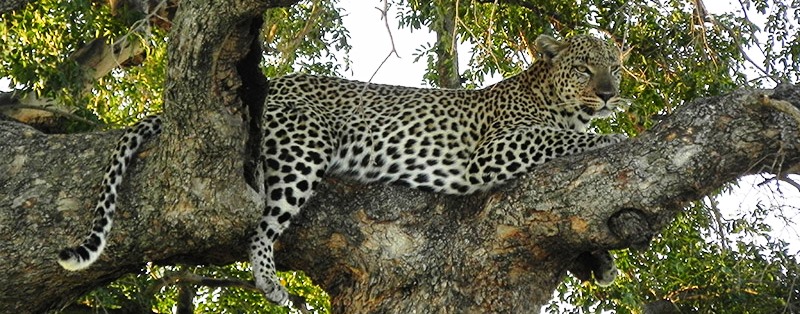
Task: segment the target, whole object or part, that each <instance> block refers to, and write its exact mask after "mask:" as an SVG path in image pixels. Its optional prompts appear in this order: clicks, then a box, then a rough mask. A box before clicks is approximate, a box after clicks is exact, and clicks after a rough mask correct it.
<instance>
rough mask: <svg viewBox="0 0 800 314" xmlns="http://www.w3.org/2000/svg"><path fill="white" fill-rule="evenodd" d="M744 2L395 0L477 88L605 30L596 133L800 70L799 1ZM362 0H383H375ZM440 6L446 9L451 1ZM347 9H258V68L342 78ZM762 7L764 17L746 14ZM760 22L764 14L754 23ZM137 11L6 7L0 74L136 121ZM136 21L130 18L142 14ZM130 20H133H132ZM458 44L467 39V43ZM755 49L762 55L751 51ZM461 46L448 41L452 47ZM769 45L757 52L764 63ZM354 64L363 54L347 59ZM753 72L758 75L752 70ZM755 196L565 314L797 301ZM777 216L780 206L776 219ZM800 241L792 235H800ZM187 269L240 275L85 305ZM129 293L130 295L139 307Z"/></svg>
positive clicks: (314, 298) (110, 117)
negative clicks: (612, 69) (603, 95)
mask: <svg viewBox="0 0 800 314" xmlns="http://www.w3.org/2000/svg"><path fill="white" fill-rule="evenodd" d="M791 1H792V2H791V3H789V0H787V1H781V0H743V1H740V2H739V3H740V5H741V7H738V8H737V7H734V8H732V10H731V11H730V12H728V13H718V14H713V15H712V14H709V13H708V10H707V8H704V7H702V1H680V0H670V1H656V0H635V1H622V0H592V1H580V2H568V1H566V2H565V1H556V0H529V1H526V0H500V1H488V0H469V1H445V0H441V1H419V0H409V1H397V0H395V1H391V2H390V7H391V10H392V12H395V14H396V18H397V19H398V21H399V26H400V27H401V28H408V29H411V30H415V31H416V30H433V31H434V32H441V31H443V30H444V26H443V25H444V24H443V23H442V19H443V17H442V12H448V14H452V15H446V16H447V17H448V18H452V19H453V23H454V25H455V30H454V33H455V38H454V39H449V40H455V41H457V42H458V43H459V46H458V47H459V48H460V49H462V51H459V52H460V53H462V54H463V53H464V51H463V50H466V49H469V53H470V59H469V62H468V63H467V64H465V65H463V67H462V68H461V69H460V72H459V74H460V75H461V79H462V81H463V82H464V84H463V85H462V86H464V87H465V88H478V87H481V86H485V85H486V84H487V82H490V81H493V80H497V78H498V77H502V76H509V75H513V74H516V73H518V72H520V71H522V70H523V69H524V68H525V67H527V65H529V64H530V63H531V62H532V60H534V59H535V57H536V51H535V48H534V47H533V42H534V40H535V38H536V36H538V35H539V34H542V33H545V34H551V35H555V36H558V37H563V36H569V35H572V34H575V33H587V32H588V33H593V34H598V35H602V36H606V37H607V38H609V40H611V41H613V42H614V43H616V44H617V45H618V46H620V47H621V48H623V49H629V56H630V57H629V58H628V59H627V62H626V66H625V71H624V73H625V78H624V80H623V85H622V86H621V90H622V93H623V95H624V96H626V97H628V98H629V99H630V108H628V109H627V110H626V111H624V112H620V113H618V114H617V116H616V117H615V118H613V119H609V120H606V121H600V122H598V123H596V125H595V126H596V130H597V131H598V132H624V133H627V134H629V135H635V134H637V133H640V132H642V131H643V130H646V129H647V128H649V127H651V126H652V125H654V124H655V123H657V122H658V120H659V119H660V117H662V116H663V115H665V114H669V113H670V112H672V111H673V110H676V109H677V108H679V107H680V106H681V105H683V104H684V103H685V102H687V101H690V100H692V99H695V98H699V97H705V96H714V95H719V94H721V93H724V92H726V91H730V90H732V89H734V88H738V87H770V86H772V85H773V84H775V83H777V82H784V81H797V80H798V79H799V78H800V36H798V33H797V31H796V28H797V26H798V25H800V10H798V9H796V8H797V7H800V3H798V1H797V0H791ZM370 5H380V4H379V2H378V1H373V2H372V3H370ZM445 6H446V7H445ZM344 14H345V13H344V11H343V9H342V7H341V6H339V3H338V2H336V1H322V0H306V1H302V2H301V3H300V4H298V5H295V6H292V7H290V8H288V9H272V10H270V11H268V12H267V13H266V14H265V21H266V22H265V24H264V26H263V29H262V36H263V38H262V39H263V42H264V44H263V47H264V50H265V58H264V59H265V60H264V63H263V65H264V67H263V70H264V73H265V74H266V75H267V76H268V77H274V76H278V75H283V74H286V73H290V72H295V71H303V72H310V73H318V74H325V75H336V76H340V75H343V74H346V71H348V69H349V65H350V62H351V61H350V60H349V59H348V57H347V52H348V51H349V49H350V43H349V33H348V31H347V29H346V28H345V27H344V25H343V24H342V16H343V15H344ZM756 15H758V16H761V17H764V21H763V22H758V21H756V20H755V17H756ZM754 21H756V22H757V23H754ZM143 22H144V23H147V22H146V20H145V19H143V17H141V16H135V15H133V16H127V15H125V16H113V15H112V14H111V13H110V10H109V9H108V8H107V7H106V5H105V4H104V3H101V2H99V1H93V0H38V1H33V2H32V3H31V4H29V5H28V7H27V8H26V9H24V10H18V11H15V12H13V13H8V14H4V15H3V16H2V21H1V22H0V40H1V42H0V46H2V47H3V49H0V77H5V78H9V79H11V81H12V83H13V85H14V86H15V87H16V88H17V90H16V91H15V92H17V93H23V94H24V93H33V94H35V95H38V96H40V97H42V98H49V99H54V100H55V102H57V103H60V104H63V105H64V106H66V107H69V108H71V110H72V111H73V112H75V113H76V114H77V115H79V116H82V117H86V118H90V120H93V121H102V123H104V124H110V125H117V124H129V123H130V122H132V121H134V120H136V118H137V117H139V116H141V115H143V114H145V113H148V112H154V111H159V110H160V109H159V108H160V106H161V101H162V100H161V94H162V89H163V86H164V76H165V75H164V74H165V73H166V65H165V55H166V49H167V48H166V47H167V42H168V41H169V36H168V34H167V33H166V32H165V31H163V30H160V29H159V28H157V27H151V28H147V29H146V31H144V32H142V31H139V30H138V28H136V27H135V25H140V24H141V23H143ZM137 23H139V24H137ZM134 29H137V30H136V31H134ZM122 36H133V37H135V38H138V40H141V42H142V43H144V46H146V47H147V48H146V50H147V52H146V59H145V60H144V61H143V62H142V63H140V64H138V65H135V66H124V67H119V68H117V69H116V70H114V72H113V73H112V74H111V75H107V76H105V77H103V78H100V79H98V80H96V81H94V82H92V84H91V87H90V88H88V89H87V88H86V87H85V86H84V84H78V82H81V81H82V80H81V79H77V78H79V77H80V76H81V73H78V69H77V68H76V67H75V64H74V62H73V61H71V59H70V56H71V54H72V53H73V52H74V51H76V50H77V49H78V48H80V47H81V46H83V45H85V44H86V43H88V42H90V41H92V40H94V39H95V38H100V37H104V38H105V39H106V40H113V39H118V38H121V37H122ZM438 44H439V43H425V44H423V45H421V46H420V47H419V48H418V49H417V54H416V60H417V61H424V62H426V63H427V64H428V71H427V73H425V74H424V79H425V81H426V82H427V83H428V84H429V85H431V86H439V84H438V82H439V81H440V80H441V79H442V78H441V77H440V74H439V72H437V65H439V64H446V62H451V64H452V62H454V60H438V58H440V56H443V54H437V51H436V49H437V47H440V46H439V45H438ZM465 48H466V49H465ZM754 53H755V55H753V54H754ZM456 55H457V54H456V53H455V52H454V53H453V54H451V58H454V57H455V56H456ZM759 57H763V62H762V61H759V60H760V58H759ZM356 61H357V60H356ZM754 72H755V73H756V74H755V75H752V74H749V75H747V74H746V73H754ZM770 212H773V208H770V207H767V206H761V207H759V206H753V208H750V212H749V214H748V215H740V216H738V217H732V218H728V219H727V220H726V219H720V218H719V211H718V210H717V209H716V207H715V206H714V203H713V202H710V201H709V202H702V203H697V204H694V205H693V206H692V207H690V208H688V209H687V211H686V212H685V213H684V214H682V215H681V216H680V217H678V218H677V219H676V221H675V222H674V223H673V224H672V225H671V226H670V227H669V228H668V229H667V230H666V231H665V232H664V233H663V234H661V235H660V236H659V237H657V238H656V239H655V240H654V242H653V244H652V247H651V248H650V249H648V250H646V251H644V252H630V251H621V252H617V257H618V267H619V268H620V269H621V271H622V276H621V279H620V280H619V281H617V282H616V283H615V285H614V286H613V287H610V288H598V287H596V286H593V285H581V284H580V283H578V282H576V280H575V279H573V278H571V277H569V278H568V279H567V280H566V282H565V283H564V284H563V285H561V286H560V287H559V288H558V291H557V292H556V297H557V299H558V300H559V301H565V302H567V303H569V304H572V305H573V306H574V307H572V308H565V307H564V304H563V302H554V303H552V304H551V305H549V306H548V308H547V309H546V310H547V311H549V312H552V313H558V312H573V313H580V312H597V311H601V310H612V311H617V312H619V313H640V312H642V311H643V310H642V306H643V305H645V304H649V303H652V302H655V301H658V300H662V299H668V300H670V301H672V302H674V303H675V304H676V305H677V306H678V307H679V309H680V310H681V311H682V312H701V313H721V312H733V313H776V312H777V313H780V312H786V313H797V312H800V299H799V298H800V297H798V295H800V288H798V287H800V284H799V283H798V278H800V277H798V276H799V275H798V273H800V267H798V265H799V264H798V261H797V258H796V252H791V251H790V249H789V247H788V245H787V243H786V242H785V241H784V240H782V239H779V238H776V237H775V236H774V235H773V234H772V233H770V230H769V229H770V228H769V224H768V223H766V222H765V221H766V218H765V217H766V216H767V213H770ZM785 219H786V218H785ZM796 240H797V239H795V241H796ZM180 272H190V273H194V274H197V275H200V276H205V277H209V278H241V279H245V280H249V278H250V274H249V273H248V272H247V265H246V264H234V265H229V266H226V267H184V266H177V267H155V266H149V267H148V268H146V269H145V270H143V271H142V273H141V274H137V275H129V276H126V277H124V278H122V279H120V280H117V281H115V282H114V283H112V284H110V285H109V286H107V287H104V288H100V289H97V290H96V291H94V292H92V293H91V294H89V295H87V296H86V297H85V298H84V299H82V300H81V301H80V302H81V303H82V304H89V305H92V306H94V307H97V308H107V309H113V308H119V307H125V306H137V307H140V308H142V309H146V310H152V311H156V312H171V311H172V310H173V306H175V304H176V303H175V302H176V301H175V300H176V299H177V295H178V292H177V291H178V290H177V288H176V286H174V285H169V286H165V287H164V288H163V289H158V291H155V292H153V293H152V295H149V294H148V293H150V292H148V289H150V288H151V287H154V286H157V285H158V284H159V282H160V280H161V279H162V278H165V277H168V276H171V275H173V274H175V273H180ZM281 276H282V278H284V280H286V283H287V284H288V285H289V286H290V287H292V286H295V287H296V288H293V289H297V290H293V291H303V292H302V293H304V294H305V295H306V296H307V297H308V300H309V301H310V303H311V304H312V306H313V307H314V308H315V309H317V310H319V311H320V312H326V311H329V307H330V306H329V305H327V303H326V302H327V301H325V299H326V297H325V295H324V293H322V292H321V291H319V290H318V288H316V287H314V286H313V285H310V284H309V283H308V282H309V280H308V278H307V277H305V276H303V275H302V274H300V273H295V272H287V273H282V274H281ZM195 303H196V307H197V308H196V309H197V311H201V312H248V313H251V312H252V313H278V312H282V311H283V310H281V309H276V308H274V307H270V306H268V305H267V304H264V301H263V298H262V297H261V296H259V295H258V294H256V293H253V292H251V291H247V290H244V289H237V288H211V287H203V286H201V287H199V288H198V290H197V297H196V298H195ZM132 304H133V305H132Z"/></svg>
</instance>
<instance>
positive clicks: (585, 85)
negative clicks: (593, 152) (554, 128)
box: [536, 35, 623, 123]
mask: <svg viewBox="0 0 800 314" xmlns="http://www.w3.org/2000/svg"><path fill="white" fill-rule="evenodd" d="M536 47H537V49H538V51H539V53H540V54H541V58H542V60H543V61H544V62H546V63H547V64H548V65H549V67H550V71H549V76H548V77H547V78H546V79H547V80H549V81H548V82H547V83H546V86H548V87H549V88H552V89H554V90H553V91H550V93H549V94H550V95H549V96H550V97H556V98H557V101H556V102H557V103H550V105H553V106H554V107H557V108H558V109H559V111H562V112H565V113H573V114H577V115H578V116H580V119H581V120H584V119H592V118H602V117H607V116H609V115H611V114H612V113H613V112H614V110H615V109H616V108H618V107H619V106H620V105H621V103H622V99H621V98H620V97H619V82H620V69H621V63H622V61H623V58H622V56H621V53H620V50H619V49H618V48H617V47H616V46H614V45H613V44H611V43H609V42H607V41H604V40H601V39H598V38H596V37H593V36H590V35H578V36H573V37H570V38H567V39H566V40H563V41H560V40H556V39H555V38H553V37H550V36H547V35H541V36H539V37H538V38H536ZM585 122H586V123H588V121H585Z"/></svg>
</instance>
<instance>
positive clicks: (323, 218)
mask: <svg viewBox="0 0 800 314" xmlns="http://www.w3.org/2000/svg"><path fill="white" fill-rule="evenodd" d="M267 6H268V4H267V3H264V2H249V1H237V2H235V3H232V4H230V5H228V6H222V5H220V4H219V3H218V2H212V1H185V2H183V3H182V4H181V10H182V12H181V14H178V17H177V18H176V21H175V24H174V26H173V27H174V28H173V35H172V36H171V40H170V48H169V50H170V55H169V62H170V66H169V72H168V83H167V84H168V85H167V88H166V90H167V91H166V93H165V97H166V106H165V107H166V109H165V116H166V119H167V120H166V125H165V129H166V131H165V133H164V134H162V135H161V136H160V137H159V138H158V139H157V140H156V141H155V142H157V145H148V146H147V148H146V149H145V151H144V152H143V153H142V154H140V158H139V159H138V160H137V162H136V163H135V165H134V166H133V167H132V169H131V171H130V174H129V175H128V176H127V178H126V180H125V181H126V183H124V184H123V186H122V189H121V190H122V191H123V192H122V196H121V198H120V211H119V212H118V214H117V215H118V219H117V223H116V225H115V229H114V230H113V232H112V235H111V240H110V243H109V247H108V249H107V250H106V253H105V254H104V255H103V256H102V257H101V258H100V260H99V261H98V262H97V263H96V264H95V265H93V266H92V267H90V268H89V269H87V270H86V271H81V272H67V271H65V270H63V269H61V268H60V267H59V266H58V264H57V263H56V252H57V251H58V249H60V248H61V247H63V246H64V245H67V244H75V243H77V242H78V241H80V240H81V239H82V236H83V235H84V233H85V232H86V231H87V228H88V226H89V221H90V220H91V219H90V208H91V206H92V204H93V202H94V197H96V194H97V192H98V184H99V182H100V179H101V174H102V169H103V168H104V165H105V163H106V159H107V155H108V152H109V150H110V149H111V147H112V146H113V144H114V142H115V140H116V137H117V136H118V135H119V134H120V132H119V131H113V132H105V133H92V134H73V135H44V134H41V133H39V132H38V131H35V130H33V129H31V128H29V127H26V126H23V125H20V124H16V123H13V122H7V121H0V160H2V162H0V208H2V209H3V210H0V257H2V258H3V260H5V261H10V262H6V263H0V282H3V283H6V284H5V285H0V312H3V313H19V312H22V313H26V312H32V313H38V312H43V311H47V310H52V309H57V308H60V307H61V306H63V305H64V304H68V303H69V302H71V301H72V300H74V298H76V297H77V296H79V295H80V294H82V293H85V292H87V291H89V290H91V289H92V288H95V287H98V286H101V285H103V284H106V283H108V282H110V281H112V280H114V279H115V278H118V277H119V276H121V275H123V274H126V273H132V272H138V271H139V270H140V269H141V267H142V265H143V264H144V263H145V262H148V261H152V262H155V263H159V264H170V263H178V262H180V263H187V264H209V263H214V264H224V263H230V262H232V261H239V260H244V259H245V258H246V253H245V247H246V242H247V238H248V235H249V234H250V230H252V228H254V227H255V224H256V222H257V217H258V215H259V214H260V212H261V208H262V207H263V204H262V202H261V199H260V197H259V192H258V191H260V190H261V189H262V187H260V186H258V185H257V184H253V185H250V184H248V183H247V182H248V180H246V179H245V178H246V177H247V174H246V173H245V171H244V169H246V168H247V167H248V165H251V164H252V163H251V160H249V157H248V156H251V155H252V149H254V148H252V147H251V148H250V150H248V145H247V141H248V138H249V136H248V134H249V132H251V131H249V129H248V128H249V125H248V123H247V120H246V119H245V117H247V116H248V115H253V114H257V112H258V110H259V109H257V106H256V109H253V108H252V107H253V106H252V105H254V104H252V102H253V101H255V100H254V98H255V99H258V97H240V95H241V94H242V93H243V92H244V91H246V90H250V89H251V88H252V85H250V83H249V82H244V85H242V84H243V82H242V81H241V80H240V77H239V76H240V74H241V73H243V71H237V64H239V61H240V60H242V59H243V58H244V55H245V53H246V52H247V51H248V49H247V47H249V45H250V43H252V41H253V40H254V37H256V36H255V34H254V33H253V29H254V27H252V25H251V19H252V18H253V17H254V16H256V15H258V14H259V12H262V11H263V10H264V9H265V8H266V7H267ZM209 12H213V14H212V13H209ZM764 94H769V92H768V91H740V92H736V93H733V94H730V95H727V96H724V97H716V98H708V99H700V100H697V101H695V102H694V103H692V104H689V105H687V106H685V107H683V108H681V109H680V110H677V111H676V112H675V113H674V114H673V115H672V116H671V117H669V118H668V119H666V120H665V121H663V122H662V123H660V124H659V125H657V126H656V127H654V128H653V129H652V130H650V131H648V132H646V133H644V134H642V135H641V136H639V137H637V138H634V139H631V140H629V141H626V142H623V143H620V144H618V145H615V146H611V147H609V148H608V149H605V150H601V151H595V152H591V153H587V154H582V155H576V156H571V157H568V158H563V159H559V160H554V161H552V162H549V163H547V164H545V165H542V166H541V167H539V168H537V169H536V170H535V171H533V172H532V173H531V174H530V175H528V176H525V177H523V178H521V179H519V180H517V181H515V182H514V183H512V184H508V185H506V186H504V187H502V188H500V189H497V190H495V191H492V192H488V193H482V194H476V195H472V196H467V197H452V196H442V195H436V194H430V193H423V192H419V191H413V190H409V189H406V188H401V187H394V186H383V185H370V186H365V185H360V184H356V183H353V182H349V181H343V180H339V179H336V178H330V179H328V180H326V181H325V183H324V184H323V185H322V186H321V191H320V192H319V193H318V195H317V196H316V197H315V198H314V199H313V200H312V201H311V202H310V203H309V205H308V207H307V208H306V210H305V211H304V212H303V214H302V215H301V216H300V217H298V218H297V219H295V220H294V225H293V227H292V228H290V229H289V231H288V232H287V234H286V235H285V236H283V237H282V238H281V240H280V241H279V246H278V252H277V256H278V261H279V264H280V265H281V266H282V267H284V268H292V269H301V270H304V271H306V272H307V273H308V274H310V275H311V276H312V278H313V279H314V280H315V281H316V282H317V283H318V284H320V285H321V286H322V287H323V288H324V289H326V290H327V291H328V292H329V293H330V294H331V296H332V298H333V304H334V307H335V309H336V310H337V311H338V312H346V313H354V312H411V311H412V310H416V311H417V312H422V313H427V312H439V311H442V312H445V311H446V312H480V313H496V312H520V310H525V311H530V312H535V311H536V309H537V308H538V307H539V306H541V305H542V304H544V303H545V302H546V301H547V300H548V299H549V298H550V296H551V294H552V291H553V289H555V287H556V285H557V284H558V282H559V281H560V280H561V279H562V278H563V276H565V273H566V268H567V267H568V265H569V263H570V261H571V260H573V259H574V258H575V257H576V256H578V255H579V254H580V253H581V252H584V251H587V250H593V249H599V248H602V249H611V248H624V247H629V246H637V247H640V246H642V245H643V244H644V243H646V241H647V240H648V238H649V237H648V236H649V235H650V234H652V233H656V232H658V231H659V230H661V228H662V227H664V226H665V225H666V224H667V223H668V222H670V221H671V219H672V218H673V217H674V216H675V214H676V213H678V212H679V211H680V210H681V209H682V208H683V206H684V205H685V204H686V203H687V202H689V201H691V200H696V199H699V198H700V197H702V196H703V195H705V194H707V193H710V192H711V191H713V190H715V189H717V188H719V187H720V186H721V185H723V184H725V183H727V182H730V181H731V180H734V179H736V178H737V177H739V176H742V175H745V174H750V173H759V172H765V171H766V172H773V173H778V172H781V171H783V170H785V169H788V168H790V167H793V166H797V165H798V164H800V132H798V131H800V111H798V109H797V108H796V107H795V106H797V105H798V104H800V87H798V86H790V87H786V88H784V89H781V90H780V91H776V93H775V95H773V96H772V97H771V98H770V97H762V96H761V95H764ZM245 96H247V95H245ZM775 98H780V99H786V100H788V101H790V102H791V103H793V104H794V105H795V106H792V105H791V104H789V103H787V102H783V101H776V100H774V99H775ZM245 107H247V108H245Z"/></svg>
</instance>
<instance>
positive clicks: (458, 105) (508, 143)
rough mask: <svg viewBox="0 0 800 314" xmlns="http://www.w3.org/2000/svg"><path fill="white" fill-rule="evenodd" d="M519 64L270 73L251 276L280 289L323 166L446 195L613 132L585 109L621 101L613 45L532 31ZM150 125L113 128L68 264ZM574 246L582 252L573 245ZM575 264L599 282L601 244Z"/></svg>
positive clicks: (93, 240) (80, 253)
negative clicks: (363, 73) (478, 84)
mask: <svg viewBox="0 0 800 314" xmlns="http://www.w3.org/2000/svg"><path fill="white" fill-rule="evenodd" d="M535 46H536V50H537V51H538V57H537V58H536V61H535V62H533V63H532V64H531V65H530V66H529V67H528V68H527V69H526V70H524V71H522V72H520V73H518V74H516V75H513V76H510V77H508V78H506V79H503V80H501V81H499V82H497V83H495V84H492V85H489V86H487V87H484V88H481V89H471V90H468V89H435V88H416V87H403V86H393V85H382V84H373V83H370V82H360V81H353V80H347V79H342V78H335V77H327V76H317V75H311V74H290V75H286V76H283V77H278V78H274V79H271V80H270V81H269V84H268V86H267V92H266V100H265V104H264V110H263V114H262V125H261V132H262V134H261V135H263V136H262V140H261V145H260V149H261V152H260V153H259V157H258V161H257V164H258V166H257V170H258V171H260V172H261V174H262V176H261V177H262V178H263V180H264V181H263V183H264V187H265V188H264V189H265V191H264V193H263V195H264V198H265V207H264V208H263V212H262V215H261V218H260V220H259V222H258V225H257V227H256V230H254V235H253V236H252V237H251V238H250V241H249V243H250V244H249V259H250V266H251V268H252V273H253V276H254V279H255V284H256V286H257V287H258V289H260V290H261V291H262V292H263V294H264V295H265V297H266V298H267V299H268V300H270V301H271V302H273V303H276V304H279V305H284V306H290V305H291V300H290V298H289V294H288V292H287V290H286V288H285V287H283V286H282V285H281V284H280V281H279V279H278V277H277V274H276V269H275V260H274V253H273V245H274V243H275V242H276V241H277V239H278V237H279V236H280V235H281V233H282V232H284V230H286V229H287V228H288V227H289V225H290V221H291V220H292V217H294V216H296V215H297V214H298V213H299V212H300V211H301V210H303V209H304V207H305V205H306V204H308V200H309V199H310V198H311V197H312V196H313V195H314V193H315V191H316V190H317V187H318V186H319V184H320V182H321V180H322V179H323V178H324V177H325V176H341V177H347V178H352V179H355V180H357V181H361V182H365V183H372V182H380V183H391V184H397V185H403V186H407V187H410V188H414V189H418V190H422V191H427V192H432V193H444V194H453V195H467V194H472V193H476V192H482V191H487V190H490V189H492V188H495V187H497V186H499V185H502V184H504V183H506V182H508V181H510V180H513V179H515V178H517V177H519V176H520V175H522V174H525V173H527V172H530V171H531V170H532V169H533V168H534V167H536V166H538V165H541V164H542V163H544V162H547V161H549V160H552V159H554V158H559V157H562V156H567V155H572V154H578V153H581V152H585V151H589V150H595V149H599V148H603V147H606V146H609V145H613V144H616V143H618V142H620V141H623V140H624V139H626V138H627V137H626V136H625V135H623V134H596V133H594V132H590V131H589V128H590V126H591V122H592V120H594V119H599V118H606V117H609V116H611V115H613V114H614V113H615V112H618V111H621V110H622V109H623V108H624V104H625V100H624V99H623V98H622V97H621V96H620V93H619V84H620V79H621V73H620V71H621V67H622V62H623V57H622V53H621V51H620V49H619V48H617V46H616V45H615V44H614V43H612V42H610V41H607V40H603V39H600V38H597V37H595V36H592V35H576V36H572V37H568V38H564V39H561V40H559V39H556V38H554V37H551V36H548V35H540V36H538V37H537V38H536V40H535ZM160 132H161V118H160V117H159V116H151V117H147V118H145V119H143V120H142V121H140V122H139V123H138V124H136V125H134V126H133V127H132V128H130V129H128V130H127V131H126V132H125V133H124V135H123V136H122V137H121V139H120V141H119V144H118V145H117V147H116V149H115V151H114V153H113V155H112V158H111V164H110V165H109V167H108V169H107V171H106V172H105V175H104V178H103V182H102V186H103V192H102V193H101V195H100V197H99V199H98V202H97V204H96V206H95V212H94V220H93V223H92V228H91V231H90V234H89V235H88V236H87V237H86V238H85V240H84V241H83V243H82V244H81V245H79V246H75V247H71V248H67V249H64V250H62V251H61V252H60V253H59V256H58V259H59V260H58V261H59V263H60V264H61V266H62V267H64V268H65V269H68V270H80V269H84V268H86V267H88V266H89V265H91V264H92V263H93V262H95V261H96V260H97V259H98V257H99V256H100V254H101V253H102V252H103V250H104V248H105V247H106V244H107V241H108V240H107V238H108V234H109V232H110V230H111V225H112V222H113V214H114V212H115V209H116V205H115V203H116V199H117V189H118V188H119V184H120V183H121V181H122V176H123V175H124V174H125V172H126V169H127V168H128V166H129V164H130V162H131V159H132V158H133V157H134V155H135V154H136V152H137V150H138V149H139V148H140V147H141V145H142V143H144V142H145V141H148V140H149V139H150V138H152V137H154V136H156V135H158V134H159V133H160ZM582 256H583V255H582ZM582 259H585V260H587V261H588V262H586V263H584V264H585V265H588V266H587V267H589V268H588V269H586V268H585V269H583V271H580V272H579V273H588V274H589V275H583V276H582V277H584V278H579V279H583V280H589V278H587V276H590V277H594V279H595V280H596V281H597V282H598V283H599V284H602V285H607V284H610V283H611V282H612V281H613V280H614V277H615V276H616V273H617V270H616V267H615V266H614V261H613V257H612V256H611V255H610V254H609V252H608V251H603V250H599V251H595V252H590V253H589V254H588V255H586V256H583V257H582Z"/></svg>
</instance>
